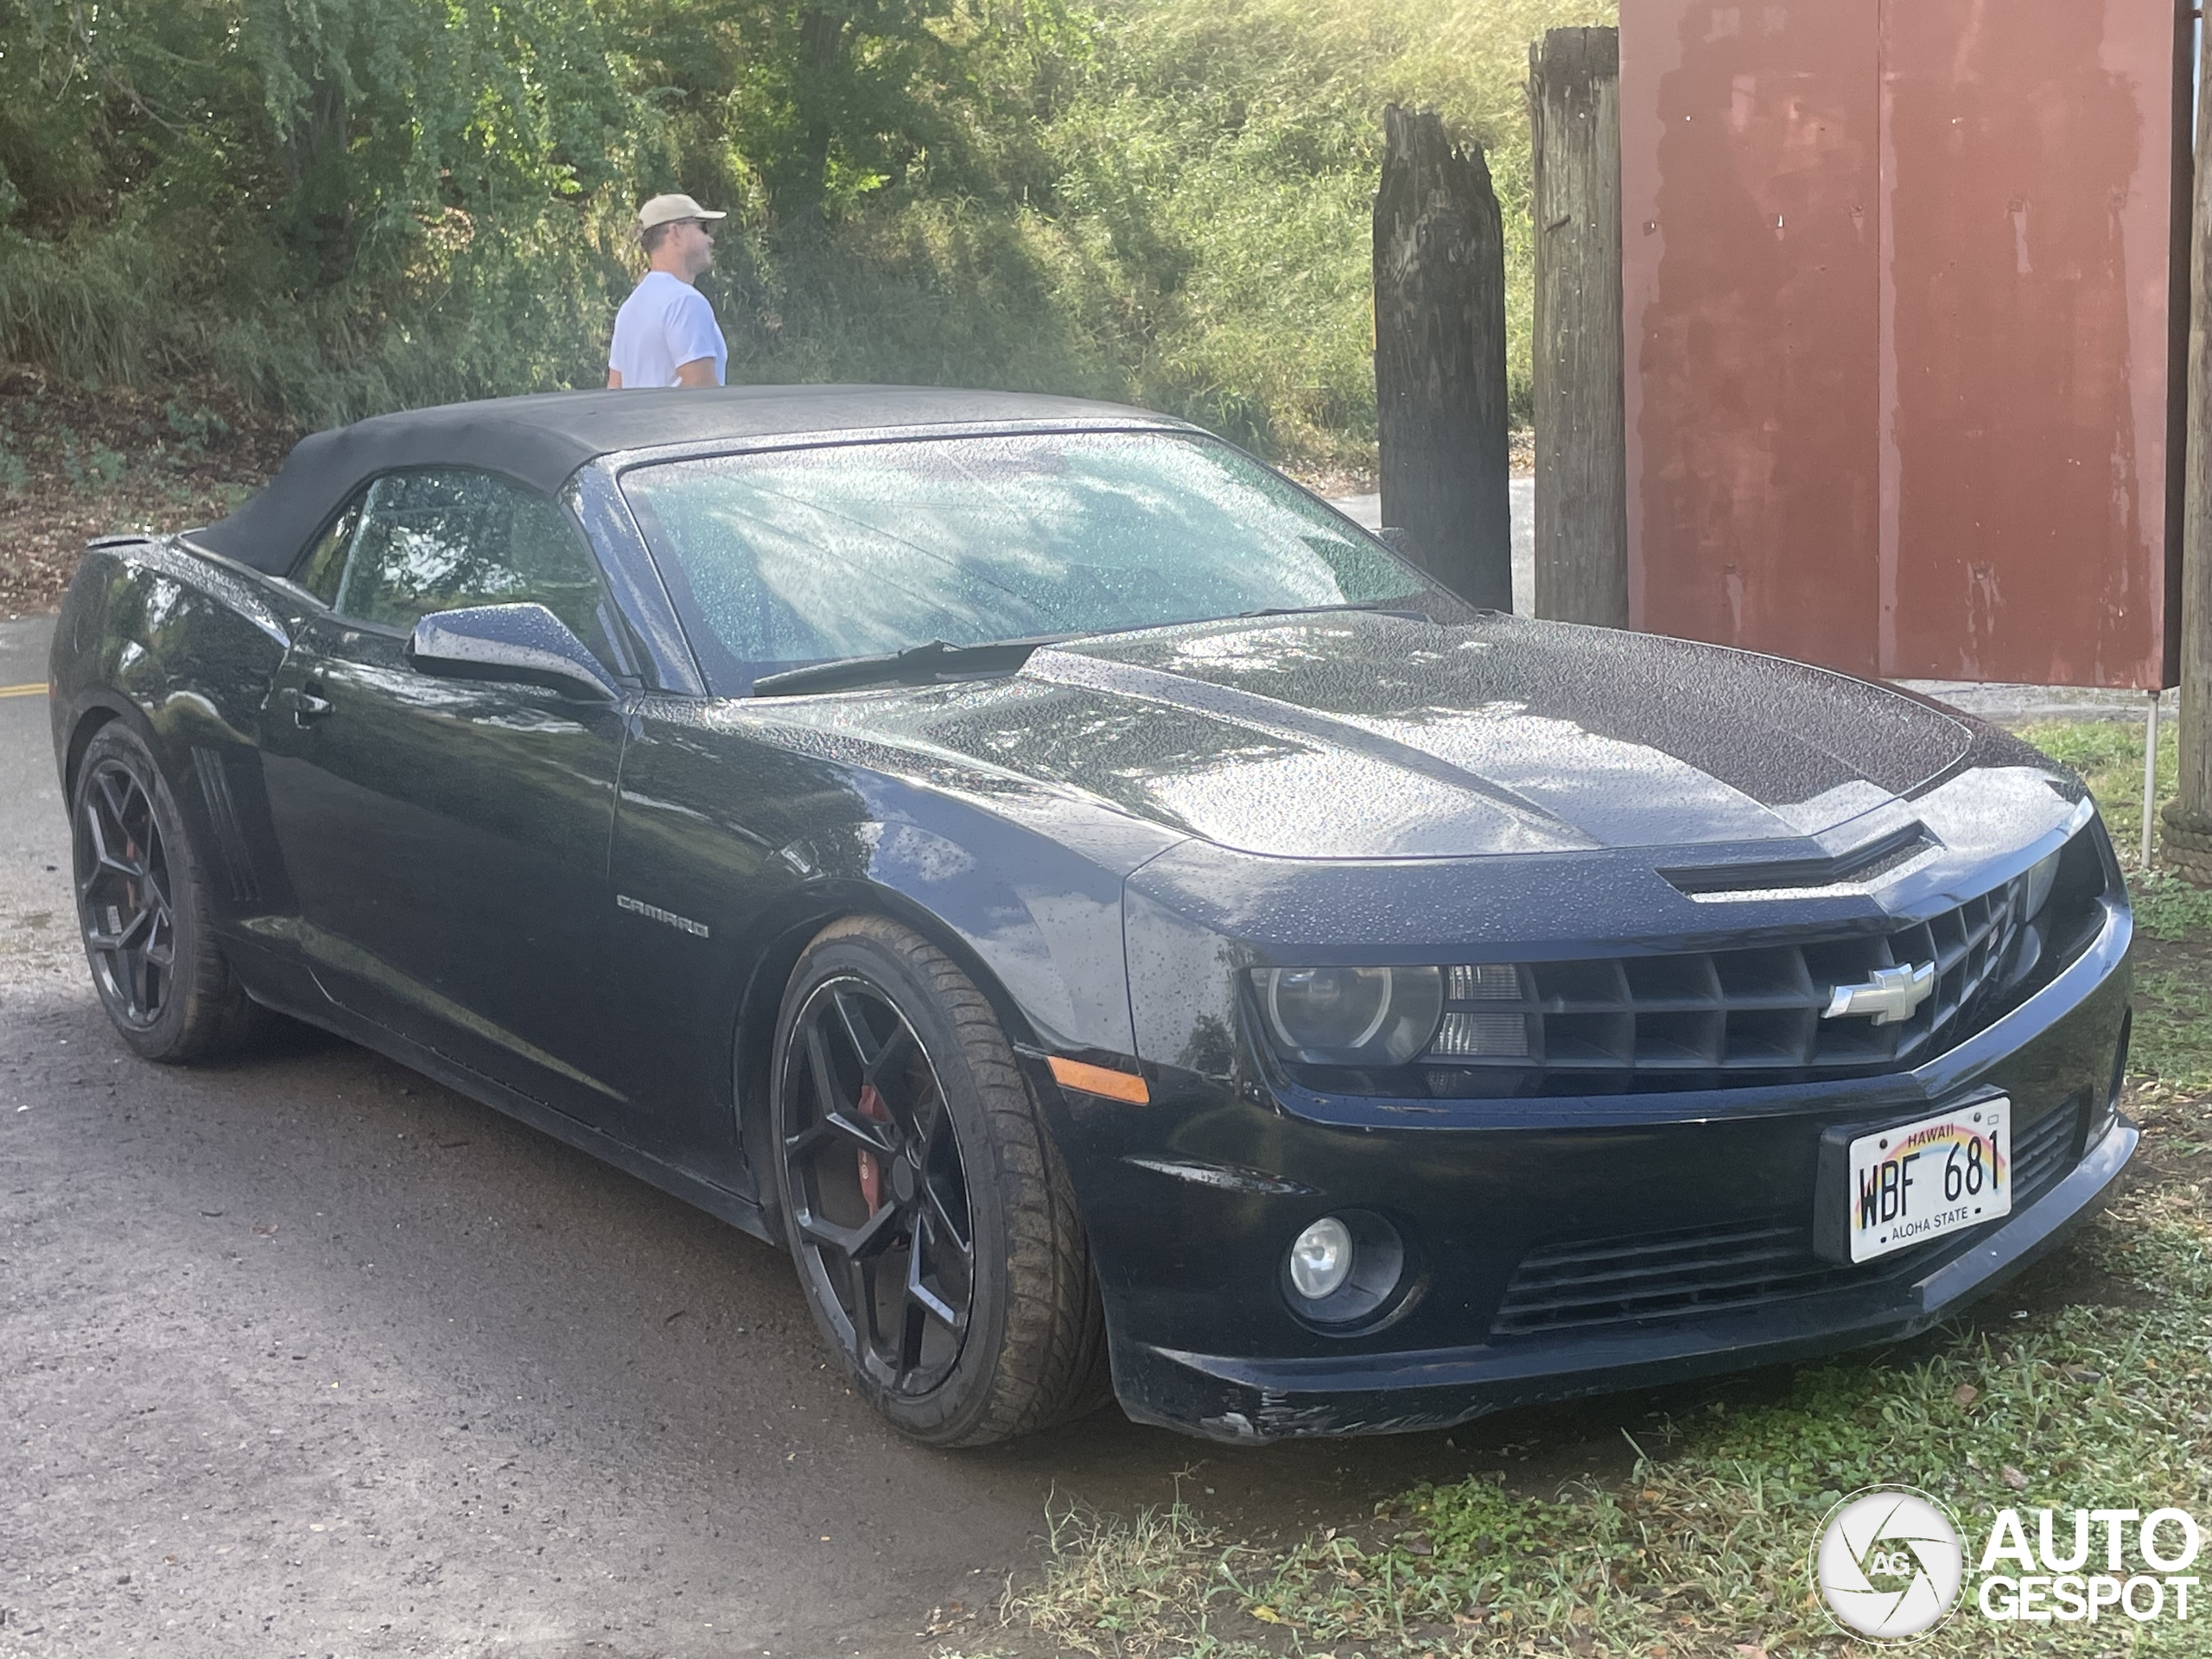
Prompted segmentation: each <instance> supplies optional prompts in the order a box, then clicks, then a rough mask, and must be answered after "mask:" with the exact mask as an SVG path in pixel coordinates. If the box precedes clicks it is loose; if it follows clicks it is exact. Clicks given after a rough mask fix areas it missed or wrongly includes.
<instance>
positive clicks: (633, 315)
mask: <svg viewBox="0 0 2212 1659" xmlns="http://www.w3.org/2000/svg"><path fill="white" fill-rule="evenodd" d="M725 217H727V215H725V214H721V213H709V212H708V211H707V210H706V209H705V208H704V207H701V206H700V205H699V204H698V203H697V202H696V201H694V200H691V198H690V197H689V196H655V197H654V198H653V199H652V200H651V201H649V202H647V203H646V204H645V206H644V207H640V208H639V209H638V239H639V241H640V242H642V243H644V244H645V258H646V259H647V261H648V262H649V263H650V264H651V265H652V269H651V270H648V271H646V272H645V280H644V281H643V282H641V283H639V284H638V285H637V287H636V288H634V289H632V290H631V291H630V297H629V298H628V299H626V300H625V301H623V302H622V308H621V309H620V311H618V312H616V313H615V314H614V343H613V346H610V347H609V348H608V350H607V385H609V386H719V385H721V384H722V372H723V371H724V370H725V369H726V368H727V367H728V365H729V346H728V345H727V344H726V343H725V342H724V340H722V331H721V327H720V325H718V324H717V323H716V322H715V308H714V307H713V306H712V305H710V304H709V303H708V302H707V296H705V295H703V294H702V293H701V292H700V291H699V290H698V289H697V288H696V287H695V286H694V284H695V283H696V282H697V281H698V279H699V277H700V274H701V273H702V271H704V270H706V269H707V267H708V266H709V265H710V264H714V262H715V238H713V237H711V236H709V235H708V234H707V221H708V220H709V219H721V218H725Z"/></svg>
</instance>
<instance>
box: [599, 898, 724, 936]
mask: <svg viewBox="0 0 2212 1659" xmlns="http://www.w3.org/2000/svg"><path fill="white" fill-rule="evenodd" d="M614 906H615V908H616V909H618V910H628V911H634V912H637V914H639V915H640V916H644V917H647V918H651V919H652V920H653V921H656V922H666V923H667V924H668V925H670V926H671V927H680V928H682V929H683V931H685V932H686V933H690V934H695V935H696V936H697V937H698V938H702V939H703V938H706V937H707V925H706V924H705V923H704V922H695V921H693V920H692V919H691V918H690V917H689V916H679V915H677V913H676V912H674V911H672V910H663V909H662V908H661V907H660V906H658V905H649V904H647V903H646V902H645V900H644V899H632V897H631V896H630V895H629V894H628V893H616V894H615V895H614Z"/></svg>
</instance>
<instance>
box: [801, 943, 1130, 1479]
mask: <svg viewBox="0 0 2212 1659" xmlns="http://www.w3.org/2000/svg"><path fill="white" fill-rule="evenodd" d="M771 1077H772V1086H773V1093H772V1100H771V1103H770V1109H771V1113H772V1129H773V1134H772V1141H771V1144H772V1146H773V1147H774V1148H775V1156H776V1171H775V1173H776V1179H777V1192H776V1196H777V1200H778V1202H779V1205H780V1206H781V1209H782V1211H783V1222H784V1233H785V1240H786V1242H787V1243H789V1245H790V1247H791V1255H793V1257H794V1258H795V1259H796V1260H797V1262H798V1275H799V1283H800V1285H801V1287H803V1288H804V1291H805V1293H806V1298H807V1302H808V1305H809V1306H810V1308H811V1309H812V1311H813V1313H814V1317H815V1322H816V1324H817V1325H818V1326H819V1327H820V1328H821V1331H822V1333H823V1336H824V1337H825V1338H828V1340H829V1343H830V1344H831V1345H832V1346H834V1347H835V1348H836V1350H837V1351H838V1352H839V1353H840V1354H841V1355H842V1357H843V1358H844V1361H845V1364H846V1368H847V1370H849V1373H850V1375H851V1376H852V1378H853V1381H854V1384H855V1387H856V1388H857V1389H859V1390H860V1391H861V1393H863V1394H864V1395H866V1396H867V1397H868V1400H869V1401H870V1402H872V1403H873V1404H874V1407H875V1408H876V1409H877V1410H878V1411H879V1412H880V1413H881V1414H883V1415H884V1416H885V1417H886V1418H887V1419H888V1420H889V1421H891V1422H892V1424H893V1426H894V1427H897V1428H899V1430H900V1431H901V1432H903V1433H906V1434H908V1435H911V1436H912V1437H913V1438H914V1439H916V1440H922V1441H925V1442H926V1443H928V1444H931V1445H935V1446H980V1445H983V1444H985V1443H987V1442H989V1441H993V1440H1007V1439H1010V1438H1012V1437H1014V1436H1015V1435H1018V1434H1026V1433H1033V1432H1034V1431H1036V1430H1038V1429H1041V1428H1045V1427H1049V1426H1051V1425H1052V1424H1053V1423H1057V1422H1061V1421H1066V1420H1067V1419H1068V1418H1070V1417H1072V1416H1075V1415H1077V1414H1081V1413H1083V1412H1084V1411H1087V1410H1090V1409H1092V1408H1096V1406H1098V1405H1100V1404H1102V1403H1103V1402H1104V1401H1105V1400H1106V1399H1108V1398H1109V1397H1110V1395H1111V1383H1110V1379H1109V1376H1108V1374H1107V1369H1106V1349H1105V1324H1104V1320H1103V1317H1102V1315H1101V1313H1100V1309H1099V1305H1098V1289H1097V1281H1096V1278H1095V1276H1094V1274H1092V1271H1091V1267H1090V1248H1089V1245H1088V1243H1087V1241H1086V1240H1085V1238H1084V1233H1083V1228H1082V1224H1081V1221H1080V1219H1079V1218H1078V1217H1077V1213H1076V1208H1075V1199H1074V1195H1073V1192H1072V1191H1071V1189H1070V1187H1069V1185H1068V1181H1067V1176H1066V1173H1065V1170H1064V1169H1063V1167H1062V1166H1061V1164H1060V1160H1059V1157H1058V1151H1057V1149H1056V1148H1055V1147H1053V1145H1052V1140H1051V1137H1050V1135H1049V1134H1048V1133H1047V1132H1046V1128H1045V1125H1044V1121H1043V1116H1042V1113H1041V1111H1040V1110H1039V1106H1038V1103H1037V1100H1036V1097H1035V1096H1034V1095H1033V1092H1032V1091H1031V1090H1030V1087H1029V1084H1028V1083H1027V1081H1026V1080H1025V1079H1024V1077H1023V1076H1022V1074H1021V1071H1020V1067H1019V1065H1017V1064H1016V1062H1015V1060H1014V1051H1013V1049H1012V1047H1011V1046H1009V1045H1008V1044H1007V1039H1006V1036H1005V1033H1004V1032H1003V1031H1002V1030H1001V1028H1000V1026H999V1023H998V1020H997V1019H996V1017H995V1014H994V1013H993V1011H992V1008H991V1006H990V1003H989V1001H988V999H986V998H985V997H984V996H983V995H982V993H981V992H980V991H978V990H977V989H976V985H975V983H974V982H973V981H971V980H970V979H969V977H968V976H967V975H966V974H965V973H963V971H962V970H961V969H960V967H959V966H958V964H957V963H954V962H953V961H952V960H951V959H950V957H947V956H946V955H945V954H944V952H943V951H941V950H938V949H937V947H935V946H934V945H932V944H930V943H929V941H927V940H926V939H925V938H922V937H921V936H920V935H919V934H917V933H915V932H914V931H912V930H911V929H908V928H906V927H903V926H901V925H899V924H897V923H895V922H892V921H889V920H887V919H886V918H881V917H870V916H855V917H849V918H846V919H844V920H842V921H840V922H836V923H833V924H832V925H830V926H829V927H828V928H825V929H824V930H823V931H822V932H821V933H820V934H818V935H817V937H816V938H815V939H814V941H813V943H812V944H810V945H808V947H807V948H806V950H805V951H804V953H803V954H802V955H801V957H800V958H799V962H798V967H797V969H795V970H794V972H793V974H792V976H791V982H790V984H789V986H788V988H786V990H785V996H784V1003H783V1009H782V1013H781V1015H780V1017H779V1020H778V1023H777V1030H776V1052H775V1058H774V1061H773V1065H772V1071H771Z"/></svg>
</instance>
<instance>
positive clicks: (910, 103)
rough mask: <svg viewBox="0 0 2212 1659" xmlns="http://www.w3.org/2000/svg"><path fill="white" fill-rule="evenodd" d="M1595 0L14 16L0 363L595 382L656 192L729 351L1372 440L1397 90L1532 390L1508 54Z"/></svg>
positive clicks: (416, 388) (996, 2)
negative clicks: (1385, 118)
mask: <svg viewBox="0 0 2212 1659" xmlns="http://www.w3.org/2000/svg"><path fill="white" fill-rule="evenodd" d="M1610 11H1611V8H1610V7H1609V6H1607V5H1605V4H1603V3H1593V0H1405V3H1402V4H1400V5H1397V6H1394V7H1392V8H1389V9H1387V10H1378V9H1376V8H1373V7H1371V6H1368V5H1365V4H1363V3H1360V0H1224V3H1220V4H1216V5H1212V6H1208V7H1204V8H1199V7H1192V6H1190V5H1188V4H1185V3H1182V0H1098V3H1097V4H1096V7H1095V9H1093V10H1076V9H1074V8H1072V7H1060V8H1055V7H1054V6H1053V5H1052V3H1051V0H1028V3H1026V4H1024V5H1023V6H1021V7H1020V8H1018V9H1014V8H1008V7H1007V6H1006V5H1005V4H1004V3H1003V0H869V3H866V4H846V5H839V6H836V7H834V8H833V7H829V6H827V5H825V4H823V3H821V0H815V3H804V4H798V5H795V6H794V5H781V6H779V5H775V4H768V3H747V0H519V3H517V0H499V3H493V0H453V3H450V4H448V5H443V6H440V7H436V8H425V7H421V6H419V5H416V4H415V3H413V0H325V3H322V4H321V5H319V6H318V7H316V8H313V9H308V10H293V9H289V8H270V7H265V6H257V5H251V4H248V3H246V0H188V3H178V0H114V3H111V4H110V5H108V6H105V7H103V8H101V9H99V10H98V11H92V10H84V9H78V10H73V11H72V12H71V13H69V14H68V15H67V16H66V17H65V16H64V15H63V13H62V12H61V11H60V10H58V9H54V8H50V7H48V6H46V5H44V4H43V3H42V0H0V35H5V36H6V38H8V39H9V40H10V41H11V43H12V42H15V41H22V42H24V43H25V45H24V48H23V49H20V50H11V51H10V53H8V54H0V355H4V356H6V357H10V358H14V359H20V360H23V361H28V362H31V363H34V364H37V365H41V366H43V367H45V368H48V370H50V371H52V372H56V373H60V374H62V375H65V376H67V377H70V378H75V379H79V380H96V381H112V382H120V383H124V384H135V385H151V384H156V383H159V382H162V381H164V380H166V379H168V378H172V377H175V376H178V375H181V374H188V373H194V372H213V373H215V374H216V375H218V376H219V377H220V378H223V379H225V380H226V381H227V382H229V383H230V384H231V385H234V386H236V387H238V388H239V389H241V390H242V391H245V392H246V393H248V394H249V395H250V396H251V397H254V398H256V399H257V400H258V401H260V402H262V403H264V404H268V405H270V406H274V407H277V408H280V409H282V410H285V411H287V412H289V413H290V414H292V415H294V416H296V417H298V418H300V419H302V420H304V421H307V422H309V423H327V422H333V421H337V420H341V419H346V418H350V417H353V416H359V415H363V414H366V413H370V412H373V411H375V410H382V409H388V408H393V407H398V406H402V405H407V404H423V403H429V402H436V401H442V400H446V399H450V398H455V397H472V396H484V395H491V394H496V393H504V392H510V391H529V390H534V389H538V388H543V387H549V386H558V385H596V384H598V382H599V380H600V379H601V376H602V373H603V368H602V365H603V363H604V356H603V352H604V344H605V339H606V334H607V329H608V327H609V326H610V321H611V318H612V315H613V308H614V307H615V306H616V304H617V303H619V302H620V297H621V296H622V294H623V293H624V292H625V291H626V288H627V286H628V283H629V282H630V281H631V280H632V278H633V277H634V276H635V274H636V269H637V265H638V256H637V253H636V250H635V248H634V245H633V243H632V240H631V238H630V236H629V233H628V224H629V213H630V212H631V210H632V208H633V207H634V205H635V203H636V201H637V200H638V199H639V197H641V196H643V195H645V194H651V193H652V192H653V191H655V190H658V189H661V188H689V189H690V190H691V191H692V192H693V194H697V195H699V196H700V197H701V198H702V200H709V201H710V202H711V203H713V204H714V205H726V206H729V207H732V208H734V210H735V213H736V217H734V219H732V220H731V221H729V223H728V226H727V227H726V232H725V234H724V236H723V238H722V244H723V246H722V254H721V259H720V264H719V268H718V270H717V271H716V272H715V273H713V274H712V275H710V276H709V278H708V279H707V281H706V283H704V284H703V286H705V287H706V288H707V289H708V291H709V294H710V296H712V297H713V298H714V299H715V301H716V302H717V305H718V308H720V310H721V315H722V316H723V319H724V322H725V327H726V328H727V330H728V333H729V334H730V337H731V345H732V374H733V377H734V378H753V379H759V380H799V379H821V378H838V379H859V380H906V381H926V382H938V383H965V384H971V385H998V386H1005V387H1008V388H1014V389H1049V390H1054V391H1070V392H1077V393H1087V394H1090V395H1097V396H1105V397H1118V398H1128V399H1134V400H1135V401H1140V402H1143V403H1147V404H1153V405H1154V406H1156V407H1160V408H1163V409H1166V410H1170V411H1171V412H1174V413H1178V414H1181V415H1185V416H1189V417H1190V418H1192V419H1195V420H1198V421H1199V422H1201V423H1204V424H1205V425H1208V426H1210V427H1212V428H1214V429H1217V430H1220V431H1223V432H1224V433H1226V434H1227V435H1230V436H1231V437H1234V438H1236V439H1237V440H1239V441H1241V442H1246V443H1249V444H1250V445H1252V446H1253V447H1255V448H1260V449H1262V450H1264V451H1270V452H1274V453H1276V454H1284V455H1288V456H1290V457H1293V458H1295V459H1299V460H1303V461H1311V462H1316V463H1323V464H1332V465H1338V466H1353V467H1357V466H1364V465H1370V464H1371V462H1372V456H1373V444H1374V386H1373V373H1372V368H1371V365H1370V357H1369V353H1370V347H1371V340H1372V334H1371V330H1372V322H1371V312H1370V296H1369V268H1370V210H1371V199H1372V194H1373V189H1374V183H1375V179H1376V172H1377V169H1378V168H1379V165H1380V159H1381V156H1380V151H1381V111H1382V106H1383V104H1384V103H1385V102H1386V101H1389V100H1391V99H1396V100H1399V101H1402V102H1408V103H1431V104H1434V105H1438V106H1439V107H1440V108H1441V109H1442V110H1443V111H1445V112H1446V117H1447V118H1448V119H1450V120H1452V122H1453V123H1454V124H1457V125H1458V126H1459V127H1460V128H1462V129H1463V130H1465V131H1466V132H1468V133H1470V134H1471V135H1473V136H1475V137H1479V138H1480V139H1481V140H1482V141H1483V143H1484V145H1485V146H1486V147H1487V148H1488V149H1489V151H1490V161H1491V173H1492V176H1493V178H1494V179H1495V180H1496V181H1497V188H1498V191H1499V194H1500V196H1501V198H1502V200H1503V205H1504V208H1505V223H1506V229H1507V244H1508V251H1507V259H1508V293H1509V308H1510V315H1509V327H1510V332H1511V334H1512V338H1513V347H1512V353H1511V357H1510V374H1511V377H1512V381H1513V395H1514V397H1515V401H1516V404H1517V405H1518V406H1519V407H1521V408H1522V409H1525V408H1526V406H1527V397H1528V392H1527V383H1528V367H1527V362H1528V347H1527V321H1528V310H1529V271H1528V260H1529V233H1528V226H1527V212H1528V206H1527V204H1528V136H1527V118H1526V115H1525V111H1524V110H1523V107H1522V91H1521V86H1522V79H1523V77H1524V75H1525V73H1526V63H1527V51H1528V46H1529V41H1532V40H1534V39H1535V38H1536V37H1537V36H1538V35H1540V34H1541V32H1542V30H1543V29H1546V28H1548V27H1554V26H1557V25H1560V24H1563V23H1571V22H1593V21H1602V20H1604V18H1605V16H1608V15H1610ZM88 18H89V19H92V22H87V21H86V19H88ZM615 42H622V43H626V45H627V47H628V48H630V50H629V52H628V53H627V54H626V53H625V52H620V51H615V50H613V49H611V47H612V45H613V43H615Z"/></svg>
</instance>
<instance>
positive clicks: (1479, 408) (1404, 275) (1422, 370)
mask: <svg viewBox="0 0 2212 1659" xmlns="http://www.w3.org/2000/svg"><path fill="white" fill-rule="evenodd" d="M1375 404H1376V427H1377V429H1378V435H1379V436H1380V438H1381V441H1382V449H1383V523H1384V524H1393V525H1397V526H1400V527H1402V529H1404V530H1405V531H1408V535H1409V537H1410V538H1411V540H1412V543H1413V545H1414V550H1415V551H1416V554H1417V557H1418V562H1419V563H1421V565H1422V567H1423V568H1424V569H1427V571H1428V572H1429V574H1430V575H1433V576H1434V577H1435V578H1436V579H1437V580H1438V581H1440V582H1442V583H1443V584H1444V585H1445V586H1446V587H1447V588H1451V589H1452V591H1453V592H1454V593H1456V594H1459V595H1460V596H1461V597H1462V598H1464V599H1465V600H1467V601H1470V602H1471V603H1472V604H1476V605H1483V606H1488V607H1491V608H1493V609H1496V610H1501V611H1510V610H1511V609H1512V608H1513V517H1512V514H1513V509H1512V500H1511V495H1510V477H1511V462H1510V460H1509V459H1508V456H1507V452H1506V441H1505V235H1504V226H1503V221H1502V219H1500V218H1499V215H1498V208H1497V194H1496V193H1495V192H1493V191H1492V190H1491V182H1490V166H1489V163H1488V162H1486V161H1485V160H1484V156H1483V149H1482V146H1481V145H1480V144H1478V143H1475V142H1474V141H1473V140H1471V139H1470V140H1469V141H1468V142H1467V143H1465V145H1458V144H1454V143H1452V140H1451V138H1450V137H1449V136H1448V135H1447V134H1446V132H1445V130H1444V122H1443V120H1442V118H1440V117H1439V116H1438V114H1437V113H1436V111H1434V110H1422V111H1418V112H1412V111H1405V110H1402V109H1400V108H1399V107H1398V106H1397V105H1395V104H1393V105H1389V106H1388V107H1387V108H1385V109H1384V110H1383V187H1382V188H1381V189H1380V190H1379V191H1377V192H1376V197H1375Z"/></svg>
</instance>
